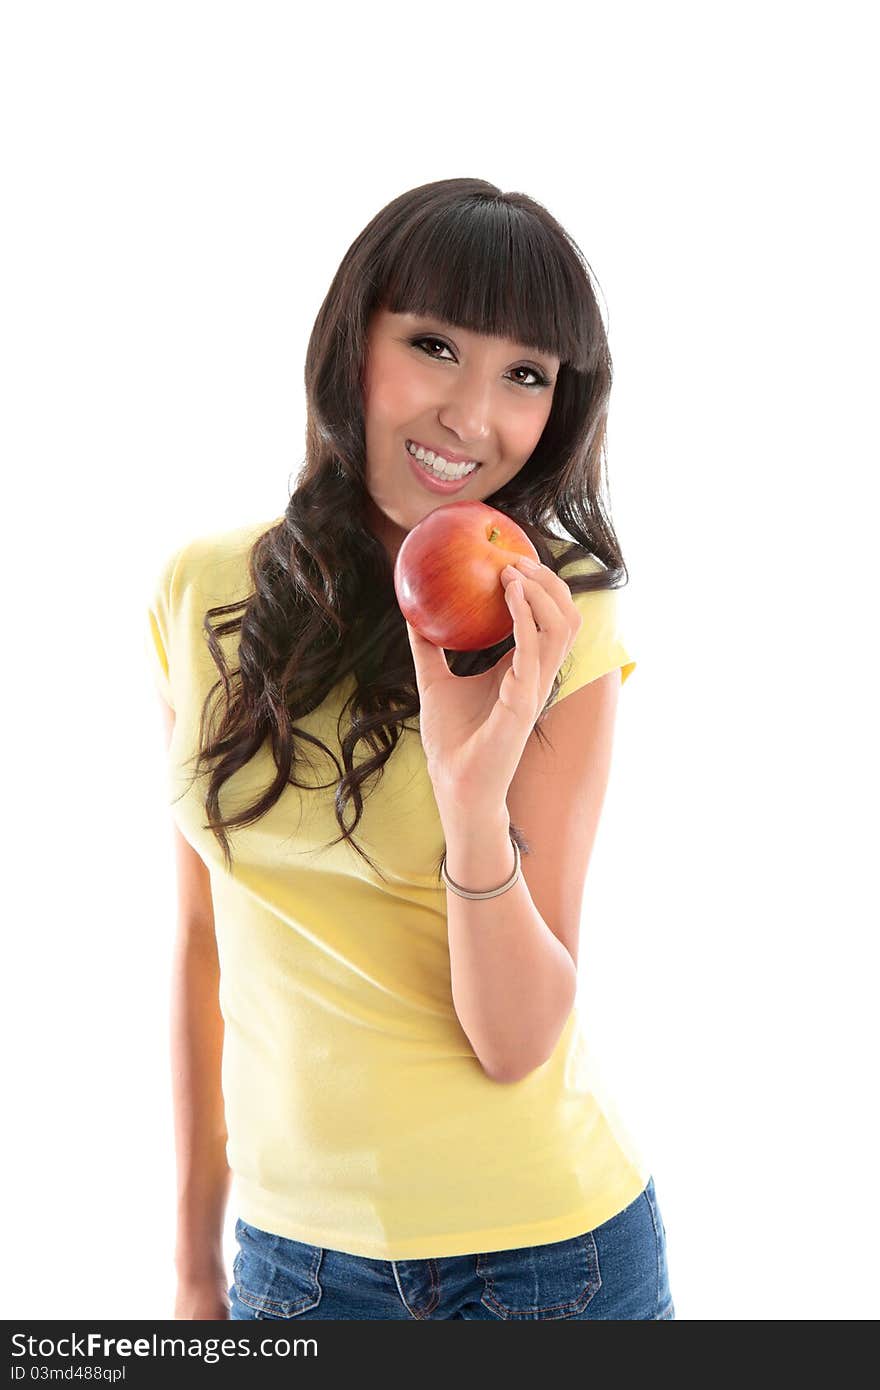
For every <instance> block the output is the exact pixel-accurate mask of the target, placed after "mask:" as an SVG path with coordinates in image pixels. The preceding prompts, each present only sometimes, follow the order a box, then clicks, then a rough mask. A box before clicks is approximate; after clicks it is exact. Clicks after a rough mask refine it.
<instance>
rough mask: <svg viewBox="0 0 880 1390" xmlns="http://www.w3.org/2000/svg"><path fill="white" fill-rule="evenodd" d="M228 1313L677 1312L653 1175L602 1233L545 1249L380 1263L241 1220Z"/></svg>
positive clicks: (626, 1316) (611, 1315)
mask: <svg viewBox="0 0 880 1390" xmlns="http://www.w3.org/2000/svg"><path fill="white" fill-rule="evenodd" d="M235 1238H236V1241H237V1242H238V1247H239V1249H238V1253H237V1254H236V1257H235V1262H234V1265H233V1271H232V1278H233V1284H232V1287H231V1288H230V1289H229V1299H230V1303H231V1309H230V1317H231V1318H237V1319H246V1318H270V1319H282V1318H284V1319H286V1318H307V1319H310V1318H334V1319H339V1318H355V1319H365V1318H371V1319H372V1318H399V1319H401V1320H406V1319H408V1318H512V1319H531V1318H603V1319H606V1320H612V1321H613V1320H617V1321H623V1320H626V1321H630V1320H639V1321H646V1320H659V1319H662V1318H674V1317H675V1308H674V1305H673V1302H672V1295H671V1293H670V1290H669V1273H668V1270H667V1262H666V1228H665V1227H664V1225H663V1218H662V1216H661V1215H660V1209H659V1207H658V1205H657V1198H656V1196H655V1194H654V1179H653V1178H651V1179H649V1181H648V1185H647V1187H646V1188H645V1189H644V1191H643V1192H642V1193H640V1195H639V1196H638V1197H637V1198H636V1199H635V1201H634V1202H631V1203H630V1205H629V1206H628V1207H625V1208H624V1210H623V1211H621V1212H619V1213H618V1214H617V1216H612V1217H611V1219H610V1221H605V1222H603V1224H602V1225H601V1226H597V1227H596V1228H595V1229H594V1230H592V1231H587V1232H585V1233H584V1234H583V1235H577V1236H571V1237H570V1238H569V1239H568V1240H558V1241H553V1242H551V1243H550V1244H547V1245H529V1246H523V1247H520V1248H519V1249H516V1250H490V1251H487V1252H486V1253H485V1254H478V1255H445V1256H441V1257H438V1258H436V1259H426V1260H374V1259H369V1258H368V1257H366V1256H364V1255H348V1254H345V1253H344V1252H343V1251H341V1250H327V1249H324V1248H322V1247H321V1246H320V1245H307V1244H305V1243H304V1242H303V1241H300V1240H291V1239H289V1238H288V1237H287V1236H275V1235H270V1234H269V1232H268V1231H261V1230H259V1229H258V1227H256V1226H250V1225H248V1223H247V1222H246V1221H242V1220H241V1218H239V1219H238V1220H237V1221H236V1223H235Z"/></svg>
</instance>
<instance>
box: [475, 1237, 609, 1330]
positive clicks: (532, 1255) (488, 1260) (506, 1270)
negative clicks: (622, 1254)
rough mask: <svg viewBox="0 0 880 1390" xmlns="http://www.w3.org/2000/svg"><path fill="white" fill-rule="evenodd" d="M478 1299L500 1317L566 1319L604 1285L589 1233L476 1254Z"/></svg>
mask: <svg viewBox="0 0 880 1390" xmlns="http://www.w3.org/2000/svg"><path fill="white" fill-rule="evenodd" d="M476 1270H477V1274H478V1275H479V1276H480V1278H481V1279H482V1281H483V1286H484V1290H483V1295H482V1297H481V1299H480V1302H481V1303H482V1304H483V1305H484V1306H485V1307H486V1308H488V1309H489V1311H490V1312H491V1313H494V1314H495V1316H496V1317H498V1318H570V1317H574V1316H575V1314H577V1313H580V1312H582V1311H583V1310H584V1308H586V1306H587V1304H588V1303H589V1302H590V1299H591V1298H593V1297H594V1296H595V1294H596V1293H598V1291H599V1289H600V1288H601V1287H602V1276H601V1274H600V1272H599V1255H598V1251H597V1250H596V1242H595V1240H594V1239H593V1234H592V1232H591V1231H587V1232H585V1233H584V1234H583V1235H579V1236H571V1237H570V1238H569V1239H568V1240H557V1241H553V1242H551V1243H550V1244H548V1245H525V1246H520V1247H519V1248H518V1249H516V1250H493V1251H490V1252H489V1253H487V1254H484V1255H477V1257H476Z"/></svg>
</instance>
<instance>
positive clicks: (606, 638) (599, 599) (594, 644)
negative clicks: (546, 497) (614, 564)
mask: <svg viewBox="0 0 880 1390" xmlns="http://www.w3.org/2000/svg"><path fill="white" fill-rule="evenodd" d="M599 568H601V566H600V565H599V564H598V562H592V563H585V562H583V561H579V562H577V563H576V564H574V565H571V566H566V567H565V569H564V570H563V577H564V578H570V577H571V576H572V575H573V574H580V573H590V572H591V571H593V570H595V569H599ZM573 598H574V602H575V606H576V607H577V609H578V611H579V612H580V614H581V616H582V618H583V622H582V623H581V626H580V630H579V631H578V634H577V637H576V638H575V641H574V646H573V647H572V649H571V651H570V652H569V654H568V656H567V657H566V659H565V661H564V662H563V663H562V667H561V684H560V688H559V691H558V693H557V696H556V699H557V700H564V699H565V697H566V695H572V694H574V692H575V691H576V690H580V688H581V686H582V685H588V684H589V682H590V681H594V680H597V679H598V677H599V676H604V675H607V673H608V672H609V671H614V670H616V669H618V668H619V669H620V683H621V685H623V684H624V682H625V681H627V680H628V679H629V677H630V676H631V675H632V673H633V671H634V670H635V667H636V662H635V661H634V660H633V657H632V655H631V654H630V651H629V649H628V647H627V646H626V645H625V644H624V641H623V637H622V635H621V632H620V628H619V619H618V610H619V604H618V598H619V594H618V591H617V590H616V589H591V590H588V591H587V592H585V593H579V594H574V595H573Z"/></svg>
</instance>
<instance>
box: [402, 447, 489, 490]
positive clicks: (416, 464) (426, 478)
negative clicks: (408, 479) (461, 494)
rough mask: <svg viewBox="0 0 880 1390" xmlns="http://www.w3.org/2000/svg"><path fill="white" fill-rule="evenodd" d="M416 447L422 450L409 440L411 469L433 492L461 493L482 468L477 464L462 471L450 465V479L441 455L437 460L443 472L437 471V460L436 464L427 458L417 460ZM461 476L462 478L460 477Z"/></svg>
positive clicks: (408, 452)
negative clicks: (469, 480)
mask: <svg viewBox="0 0 880 1390" xmlns="http://www.w3.org/2000/svg"><path fill="white" fill-rule="evenodd" d="M416 447H419V448H420V447H421V446H416V445H415V444H414V443H413V441H412V440H411V439H408V440H407V441H406V445H405V448H406V456H407V459H408V461H409V465H410V468H411V469H412V471H413V473H415V475H416V477H417V478H418V480H419V482H420V483H421V484H422V486H423V487H426V488H428V490H429V491H431V492H445V493H450V492H458V491H460V489H461V488H463V487H464V486H465V484H466V483H467V481H468V479H469V478H471V477H472V476H473V474H474V473H476V471H477V469H478V468H479V467H480V465H479V464H476V465H475V466H468V467H466V468H464V470H462V469H461V468H460V467H458V466H457V465H449V467H450V468H451V469H452V476H451V477H450V476H449V475H448V474H447V473H446V464H445V462H444V461H443V460H442V459H440V456H439V455H437V456H436V458H437V459H438V460H440V465H441V468H442V472H439V471H437V466H436V460H435V462H434V463H432V462H431V461H430V460H426V459H425V458H422V459H419V458H417V457H416V455H415V453H414V452H413V450H414V449H416ZM459 474H460V475H461V476H459Z"/></svg>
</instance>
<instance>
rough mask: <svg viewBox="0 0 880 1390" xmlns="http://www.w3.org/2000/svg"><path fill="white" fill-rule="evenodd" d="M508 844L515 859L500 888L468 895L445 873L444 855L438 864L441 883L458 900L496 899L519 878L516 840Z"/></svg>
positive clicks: (518, 855) (464, 889) (465, 890)
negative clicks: (508, 875)
mask: <svg viewBox="0 0 880 1390" xmlns="http://www.w3.org/2000/svg"><path fill="white" fill-rule="evenodd" d="M510 843H511V844H512V845H513V853H514V857H515V863H514V866H513V873H512V875H511V876H510V878H509V879H508V880H507V882H506V883H502V885H501V887H500V888H489V889H488V890H487V891H486V892H485V893H469V892H468V890H467V889H466V888H462V887H460V885H459V884H457V883H453V882H452V879H451V878H450V877H449V875H448V873H447V872H446V855H445V854H444V855H443V860H442V862H441V864H440V873H441V874H442V876H443V882H444V883H445V884H446V887H447V888H451V889H452V891H453V893H457V894H458V896H459V897H460V898H497V897H498V895H499V893H506V892H507V890H508V888H512V887H513V885H514V884H515V883H516V881H517V879H518V878H519V866H520V863H521V860H520V853H519V845H518V844H517V843H516V840H511V842H510Z"/></svg>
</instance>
